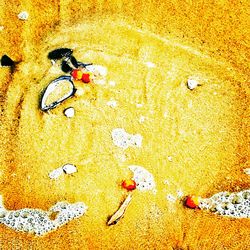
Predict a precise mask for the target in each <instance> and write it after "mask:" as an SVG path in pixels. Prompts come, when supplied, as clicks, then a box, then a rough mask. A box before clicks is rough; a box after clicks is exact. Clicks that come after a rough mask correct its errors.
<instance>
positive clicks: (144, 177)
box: [129, 165, 156, 191]
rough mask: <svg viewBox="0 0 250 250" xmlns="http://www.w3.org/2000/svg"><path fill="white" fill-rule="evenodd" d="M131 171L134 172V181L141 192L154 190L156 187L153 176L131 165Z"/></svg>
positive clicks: (141, 168) (139, 167)
mask: <svg viewBox="0 0 250 250" xmlns="http://www.w3.org/2000/svg"><path fill="white" fill-rule="evenodd" d="M129 169H130V170H131V171H132V172H133V174H134V177H133V180H134V181H135V183H136V188H137V189H138V190H140V191H148V190H154V189H155V187H156V185H155V181H154V177H153V175H152V174H151V173H150V172H149V171H148V170H146V169H145V168H143V167H141V166H137V165H130V166H129Z"/></svg>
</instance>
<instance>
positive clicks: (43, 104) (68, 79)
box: [40, 76, 76, 111]
mask: <svg viewBox="0 0 250 250" xmlns="http://www.w3.org/2000/svg"><path fill="white" fill-rule="evenodd" d="M62 81H66V84H69V87H70V91H68V92H67V93H66V94H64V95H63V94H62V96H61V97H60V98H58V99H57V100H55V101H53V102H51V103H49V104H46V101H47V98H48V97H49V95H50V94H51V93H53V91H55V89H56V88H60V86H59V85H60V84H62ZM75 92H76V88H75V86H74V83H73V82H72V80H71V77H70V76H60V77H58V78H57V79H55V80H53V81H52V82H51V83H50V84H49V85H48V86H47V87H46V89H45V90H44V92H43V94H42V98H41V102H40V109H41V110H42V111H48V110H50V109H53V108H55V107H57V106H58V105H59V104H61V103H62V102H63V101H65V100H66V99H68V98H70V97H72V96H73V95H74V94H75Z"/></svg>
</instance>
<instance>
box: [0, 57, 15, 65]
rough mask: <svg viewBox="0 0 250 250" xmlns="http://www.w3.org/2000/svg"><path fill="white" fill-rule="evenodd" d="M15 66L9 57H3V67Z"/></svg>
mask: <svg viewBox="0 0 250 250" xmlns="http://www.w3.org/2000/svg"><path fill="white" fill-rule="evenodd" d="M13 65H14V61H13V60H12V59H11V58H9V57H8V56H7V55H3V56H2V58H1V66H9V67H11V66H13Z"/></svg>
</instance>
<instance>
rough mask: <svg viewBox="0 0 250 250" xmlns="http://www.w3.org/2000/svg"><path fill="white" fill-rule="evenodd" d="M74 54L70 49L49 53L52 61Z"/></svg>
mask: <svg viewBox="0 0 250 250" xmlns="http://www.w3.org/2000/svg"><path fill="white" fill-rule="evenodd" d="M72 53H73V50H72V49H68V48H60V49H55V50H52V51H51V52H49V54H48V58H49V59H50V60H59V59H62V58H63V57H70V56H71V55H72Z"/></svg>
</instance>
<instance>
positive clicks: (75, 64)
mask: <svg viewBox="0 0 250 250" xmlns="http://www.w3.org/2000/svg"><path fill="white" fill-rule="evenodd" d="M70 62H71V63H72V65H73V66H74V67H75V68H78V66H79V65H78V62H77V60H76V58H75V57H74V56H71V57H70Z"/></svg>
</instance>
